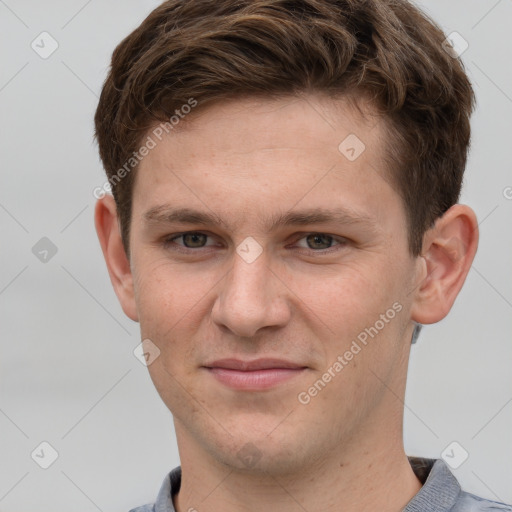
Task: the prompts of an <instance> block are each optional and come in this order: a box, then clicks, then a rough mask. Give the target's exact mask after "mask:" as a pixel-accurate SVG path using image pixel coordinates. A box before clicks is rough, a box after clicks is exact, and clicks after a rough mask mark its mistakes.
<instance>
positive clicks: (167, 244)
mask: <svg viewBox="0 0 512 512" xmlns="http://www.w3.org/2000/svg"><path fill="white" fill-rule="evenodd" d="M186 235H204V236H206V237H208V238H210V239H211V238H212V236H211V235H208V234H207V233H203V232H202V231H185V232H183V233H179V234H174V235H171V236H168V237H166V238H165V239H164V240H163V246H164V248H165V249H170V248H171V246H174V247H172V249H173V250H177V251H181V252H185V253H191V252H199V251H200V250H201V249H206V248H207V247H213V246H211V245H210V246H204V247H197V248H193V247H185V246H184V245H179V244H176V243H174V241H175V240H178V239H179V238H183V237H184V236H186ZM311 235H319V236H326V237H329V238H331V239H332V242H337V243H336V244H335V245H333V246H331V247H328V248H326V249H318V250H315V249H310V248H305V247H300V248H299V249H302V250H305V251H308V252H309V253H314V254H327V253H330V252H333V251H336V250H338V249H336V248H337V247H344V246H346V245H347V244H348V243H349V240H348V239H347V238H345V237H337V236H334V235H330V234H328V233H322V232H318V231H311V232H308V233H305V234H304V236H302V237H300V238H297V240H296V241H295V242H294V243H297V242H299V241H301V240H303V239H305V238H307V237H308V236H311Z"/></svg>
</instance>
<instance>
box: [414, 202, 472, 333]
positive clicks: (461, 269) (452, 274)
mask: <svg viewBox="0 0 512 512" xmlns="http://www.w3.org/2000/svg"><path fill="white" fill-rule="evenodd" d="M477 247H478V222H477V219H476V215H475V213H474V212H473V210H472V209H471V208H470V207H469V206H466V205H461V204H456V205H453V206H452V207H451V208H450V209H449V210H447V211H446V213H445V214H444V215H443V216H442V217H441V218H439V219H438V220H437V221H436V223H435V225H434V227H433V228H431V229H429V230H428V231H427V232H426V233H425V236H424V237H423V250H422V254H421V256H420V257H419V264H420V272H419V274H420V275H419V279H418V281H417V285H416V288H415V290H414V301H413V305H412V310H411V319H412V320H414V321H415V322H418V323H420V324H433V323H435V322H439V321H440V320H442V319H443V318H444V317H445V316H446V315H447V314H448V312H449V311H450V309H451V307H452V305H453V303H454V302H455V298H456V297H457V295H458V294H459V291H460V289H461V288H462V285H463V284H464V281H465V280H466V276H467V275H468V272H469V269H470V268H471V264H472V263H473V259H474V257H475V254H476V250H477Z"/></svg>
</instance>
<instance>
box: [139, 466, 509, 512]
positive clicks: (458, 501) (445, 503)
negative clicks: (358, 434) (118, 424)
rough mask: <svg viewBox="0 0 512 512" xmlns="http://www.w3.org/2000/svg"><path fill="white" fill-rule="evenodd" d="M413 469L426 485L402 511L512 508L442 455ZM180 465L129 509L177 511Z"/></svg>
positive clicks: (459, 511) (476, 511) (470, 511)
mask: <svg viewBox="0 0 512 512" xmlns="http://www.w3.org/2000/svg"><path fill="white" fill-rule="evenodd" d="M409 462H410V463H411V466H412V469H413V470H414V473H415V474H416V476H417V477H418V479H419V480H420V482H421V483H422V484H423V487H422V488H421V489H420V490H419V491H418V493H417V494H416V495H415V496H414V497H413V498H412V499H411V501H409V503H408V504H407V506H406V507H405V508H404V509H403V512H448V511H450V512H480V511H490V510H492V511H497V510H501V511H506V512H512V506H510V505H505V504H504V503H499V502H497V501H491V500H485V499H483V498H479V497H478V496H475V495H473V494H469V493H467V492H464V491H463V490H461V488H460V485H459V482H458V481H457V479H456V478H455V477H454V476H453V474H452V473H451V472H450V470H449V469H448V466H447V465H446V463H445V462H444V461H443V460H442V459H424V458H420V457H409ZM180 484H181V467H179V466H178V467H177V468H175V469H173V470H172V471H171V472H170V473H169V474H168V475H167V476H166V477H165V480H164V483H163V484H162V487H161V488H160V491H159V493H158V496H157V498H156V502H155V503H154V504H150V505H144V506H142V507H137V508H134V509H132V510H130V512H176V510H175V508H174V505H173V501H172V497H173V495H174V494H176V493H177V492H178V491H179V489H180Z"/></svg>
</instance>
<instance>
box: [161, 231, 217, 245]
mask: <svg viewBox="0 0 512 512" xmlns="http://www.w3.org/2000/svg"><path fill="white" fill-rule="evenodd" d="M208 238H210V237H209V236H208V235H206V234H205V233H199V232H197V231H190V232H188V233H181V234H180V235H174V236H171V237H169V238H167V239H166V240H165V245H166V246H169V245H171V244H175V245H179V246H181V247H185V248H187V249H201V248H202V247H208V246H209V245H213V243H211V244H207V243H206V242H207V241H208ZM180 239H181V241H182V243H178V242H177V241H178V240H180Z"/></svg>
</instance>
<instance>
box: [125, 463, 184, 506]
mask: <svg viewBox="0 0 512 512" xmlns="http://www.w3.org/2000/svg"><path fill="white" fill-rule="evenodd" d="M180 486H181V466H178V467H176V468H174V469H173V470H172V471H171V472H170V473H169V474H168V475H166V477H165V478H164V481H163V483H162V485H161V487H160V491H159V492H158V496H157V497H156V501H155V503H150V504H148V505H142V506H141V507H136V508H132V509H131V510H130V512H155V511H158V512H176V511H175V509H174V505H173V502H172V497H173V495H174V494H176V493H177V492H178V491H179V490H180Z"/></svg>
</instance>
